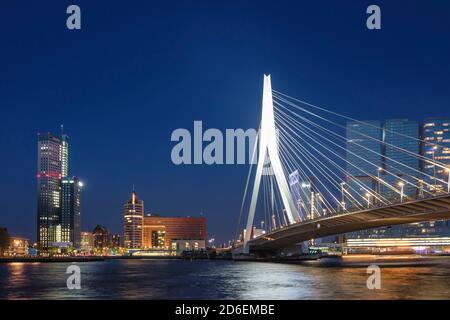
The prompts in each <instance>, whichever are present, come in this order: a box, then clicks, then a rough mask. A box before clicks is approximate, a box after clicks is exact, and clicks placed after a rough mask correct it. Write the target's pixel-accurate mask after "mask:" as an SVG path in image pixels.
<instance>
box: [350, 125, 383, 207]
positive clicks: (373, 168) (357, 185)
mask: <svg viewBox="0 0 450 320" xmlns="http://www.w3.org/2000/svg"><path fill="white" fill-rule="evenodd" d="M346 138H347V146H346V151H347V152H346V160H347V161H346V171H347V177H346V185H345V189H346V192H345V194H346V195H347V196H346V197H345V199H344V202H345V203H346V204H345V206H346V207H347V208H350V207H352V206H354V205H355V204H356V203H359V204H364V203H365V202H366V200H365V196H366V194H367V193H368V192H371V191H375V190H376V187H377V179H376V177H377V174H378V168H379V167H380V166H381V160H382V159H381V152H382V129H381V123H380V121H364V122H356V121H355V122H347V126H346ZM343 188H344V187H343Z"/></svg>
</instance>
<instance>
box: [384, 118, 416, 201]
mask: <svg viewBox="0 0 450 320" xmlns="http://www.w3.org/2000/svg"><path fill="white" fill-rule="evenodd" d="M383 129H384V130H383V142H384V145H383V155H384V156H386V157H385V158H384V161H383V164H382V168H385V169H386V170H381V173H380V178H381V179H382V180H383V181H384V182H386V183H388V184H389V185H391V186H397V185H398V183H400V181H401V182H403V183H404V184H405V185H404V187H403V190H404V191H403V192H404V195H405V196H407V197H411V198H414V197H416V196H417V194H418V188H417V187H418V181H419V179H420V178H421V173H420V161H419V159H418V158H417V157H411V156H410V155H409V154H407V153H405V152H400V151H399V149H398V148H401V149H402V150H406V151H408V152H410V153H413V154H420V140H419V138H420V136H419V123H418V122H417V121H410V120H407V119H393V120H386V121H385V124H384V128H383ZM387 171H388V172H389V173H390V174H387V173H386V172H387ZM380 193H381V195H382V196H383V197H384V198H386V199H400V195H399V193H398V192H396V191H394V190H392V189H391V188H388V187H387V186H386V185H385V184H380Z"/></svg>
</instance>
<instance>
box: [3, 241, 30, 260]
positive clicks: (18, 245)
mask: <svg viewBox="0 0 450 320" xmlns="http://www.w3.org/2000/svg"><path fill="white" fill-rule="evenodd" d="M29 247H30V243H29V240H28V239H26V238H20V237H10V238H9V247H8V250H7V252H6V255H8V256H27V255H28V248H29Z"/></svg>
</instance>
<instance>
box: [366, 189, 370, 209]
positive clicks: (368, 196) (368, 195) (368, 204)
mask: <svg viewBox="0 0 450 320" xmlns="http://www.w3.org/2000/svg"><path fill="white" fill-rule="evenodd" d="M366 197H367V208H370V193H368V192H367V193H366Z"/></svg>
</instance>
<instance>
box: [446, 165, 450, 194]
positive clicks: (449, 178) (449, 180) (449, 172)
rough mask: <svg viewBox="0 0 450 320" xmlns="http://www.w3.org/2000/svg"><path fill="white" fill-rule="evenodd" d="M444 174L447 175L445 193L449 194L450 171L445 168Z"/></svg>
mask: <svg viewBox="0 0 450 320" xmlns="http://www.w3.org/2000/svg"><path fill="white" fill-rule="evenodd" d="M445 172H447V174H448V180H447V193H450V169H449V168H445Z"/></svg>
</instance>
